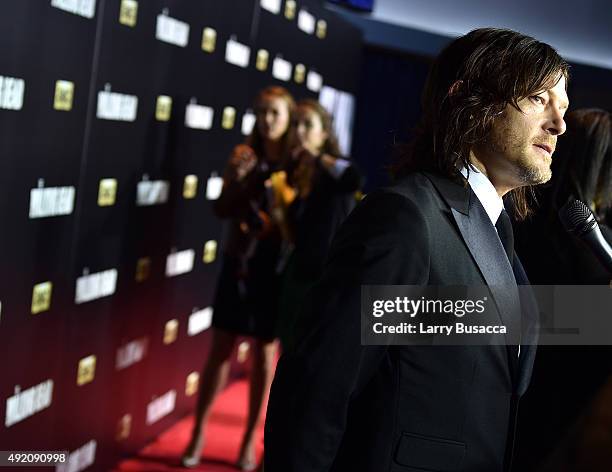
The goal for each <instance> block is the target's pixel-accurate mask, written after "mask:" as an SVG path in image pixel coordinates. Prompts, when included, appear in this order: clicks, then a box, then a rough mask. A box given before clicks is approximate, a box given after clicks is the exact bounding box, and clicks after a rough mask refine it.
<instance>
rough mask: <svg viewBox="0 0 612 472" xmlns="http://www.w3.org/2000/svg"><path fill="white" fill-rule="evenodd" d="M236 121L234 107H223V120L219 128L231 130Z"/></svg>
mask: <svg viewBox="0 0 612 472" xmlns="http://www.w3.org/2000/svg"><path fill="white" fill-rule="evenodd" d="M235 121H236V109H235V108H234V107H225V108H224V109H223V118H222V120H221V126H222V127H223V129H232V128H233V127H234V123H235Z"/></svg>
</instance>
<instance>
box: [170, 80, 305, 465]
mask: <svg viewBox="0 0 612 472" xmlns="http://www.w3.org/2000/svg"><path fill="white" fill-rule="evenodd" d="M294 107H295V103H294V101H293V98H292V97H291V95H290V94H289V92H288V91H287V90H285V89H284V88H282V87H268V88H266V89H264V90H262V91H261V92H260V93H259V95H258V96H257V98H256V100H255V114H256V121H255V126H254V129H253V132H252V133H251V136H250V137H249V138H248V140H247V142H246V144H240V145H238V146H236V147H235V148H234V150H233V151H232V153H231V156H230V158H229V162H228V164H227V167H226V170H225V173H224V177H223V191H222V193H221V196H220V197H219V199H218V200H217V201H216V202H215V213H216V215H217V216H218V217H219V218H222V219H226V220H228V228H227V229H228V230H229V231H228V233H227V237H226V240H225V244H224V255H223V264H222V268H221V274H220V276H219V281H218V284H217V291H216V294H215V300H214V304H213V308H214V315H213V327H214V331H213V333H214V334H213V340H212V348H211V352H210V355H209V358H208V362H207V364H206V365H205V366H204V370H203V373H202V376H201V382H200V392H199V397H198V403H197V407H196V412H195V425H194V429H193V432H192V436H191V441H190V442H189V445H188V446H187V449H186V450H185V453H184V455H183V457H182V464H183V465H184V466H186V467H194V466H196V465H197V464H198V463H199V458H200V452H201V450H202V446H203V443H204V426H205V424H206V422H207V420H208V415H209V413H210V407H211V405H212V402H213V400H214V398H215V396H216V395H217V393H218V392H219V391H220V389H221V388H223V386H224V384H225V382H226V380H227V376H228V373H229V369H230V356H231V353H232V351H233V348H234V344H235V341H236V338H237V337H238V336H240V335H246V336H251V337H253V343H252V360H253V365H252V372H251V386H250V392H249V416H248V421H247V428H246V431H245V434H244V437H243V440H242V445H241V448H240V453H239V457H238V462H237V465H238V467H239V468H240V469H242V470H253V469H254V468H255V466H256V463H255V429H256V426H257V423H258V421H259V417H260V414H261V409H262V405H263V401H264V398H265V396H266V394H267V392H268V390H269V388H270V384H271V381H272V376H273V373H274V371H273V362H274V356H275V353H276V343H275V340H274V338H275V329H276V322H277V311H278V310H277V301H278V276H277V270H276V269H277V264H278V259H279V255H280V248H281V239H282V238H281V227H280V226H281V223H282V222H279V221H278V215H279V212H278V211H276V207H277V206H278V204H279V202H278V201H277V196H278V195H277V193H276V192H275V188H274V187H275V185H274V184H273V182H278V181H282V178H280V179H279V178H278V177H279V176H281V177H282V176H284V175H285V174H284V172H282V169H283V167H284V165H285V162H286V159H285V158H286V156H288V150H289V149H290V146H291V144H290V139H291V133H290V125H291V120H292V114H293V110H294ZM279 171H280V172H279Z"/></svg>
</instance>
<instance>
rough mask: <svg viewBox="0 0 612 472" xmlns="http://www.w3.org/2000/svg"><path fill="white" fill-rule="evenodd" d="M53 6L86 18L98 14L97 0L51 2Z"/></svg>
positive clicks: (53, 0)
mask: <svg viewBox="0 0 612 472" xmlns="http://www.w3.org/2000/svg"><path fill="white" fill-rule="evenodd" d="M51 6H52V7H54V8H58V9H60V10H64V11H66V12H68V13H73V14H75V15H79V16H83V17H85V18H93V17H94V15H95V14H96V0H51Z"/></svg>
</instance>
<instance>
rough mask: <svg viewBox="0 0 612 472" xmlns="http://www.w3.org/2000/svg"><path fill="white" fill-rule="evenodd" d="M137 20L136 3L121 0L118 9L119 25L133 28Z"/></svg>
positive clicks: (129, 0) (130, 0)
mask: <svg viewBox="0 0 612 472" xmlns="http://www.w3.org/2000/svg"><path fill="white" fill-rule="evenodd" d="M137 19H138V2H137V1H136V0H121V7H120V8H119V23H121V24H122V25H125V26H130V27H132V28H133V27H134V26H136V21H137Z"/></svg>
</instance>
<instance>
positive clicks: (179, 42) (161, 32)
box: [155, 8, 189, 48]
mask: <svg viewBox="0 0 612 472" xmlns="http://www.w3.org/2000/svg"><path fill="white" fill-rule="evenodd" d="M155 37H156V38H157V39H159V40H160V41H163V42H165V43H169V44H174V45H175V46H180V47H182V48H184V47H185V46H187V43H188V42H189V25H188V24H187V23H185V22H184V21H181V20H177V19H176V18H172V17H171V16H168V9H167V8H165V9H164V10H163V12H162V13H161V14H160V15H157V24H156V27H155Z"/></svg>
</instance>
